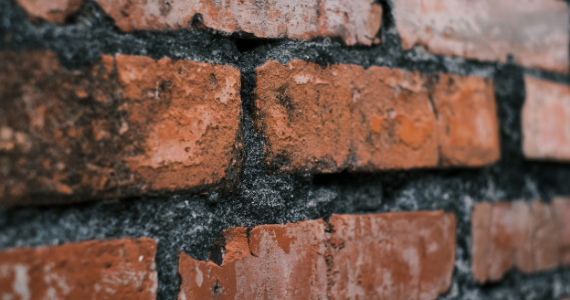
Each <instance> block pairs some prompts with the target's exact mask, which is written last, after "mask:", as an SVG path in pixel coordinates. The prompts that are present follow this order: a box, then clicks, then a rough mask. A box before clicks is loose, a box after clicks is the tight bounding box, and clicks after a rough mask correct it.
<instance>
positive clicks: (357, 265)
mask: <svg viewBox="0 0 570 300" xmlns="http://www.w3.org/2000/svg"><path fill="white" fill-rule="evenodd" d="M223 236H224V238H225V247H224V248H223V249H224V250H223V251H222V253H223V254H224V255H225V256H224V257H223V260H222V264H221V266H218V265H216V264H215V263H213V262H212V261H199V260H195V259H193V258H191V257H190V256H188V255H185V254H181V255H180V270H179V272H180V276H181V278H182V286H181V290H180V295H179V299H180V300H186V299H327V298H328V299H356V298H366V299H384V298H385V297H388V298H390V299H396V300H397V299H415V298H418V299H435V298H436V297H437V296H438V295H439V294H441V293H444V292H445V291H446V290H447V289H448V288H449V284H450V280H451V275H452V273H453V266H454V262H455V218H454V216H453V215H451V214H444V213H443V212H417V213H394V214H379V215H366V216H357V215H343V216H339V215H333V216H332V217H331V219H330V227H328V226H327V225H326V224H325V223H324V222H323V221H322V220H315V221H304V222H299V223H296V224H286V225H263V226H257V227H254V228H253V229H252V230H251V231H249V234H248V229H246V228H234V229H230V230H226V231H224V233H223Z"/></svg>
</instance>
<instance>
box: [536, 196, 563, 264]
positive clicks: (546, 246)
mask: <svg viewBox="0 0 570 300" xmlns="http://www.w3.org/2000/svg"><path fill="white" fill-rule="evenodd" d="M532 230H533V231H532V262H533V269H534V270H535V271H544V270H548V269H551V268H555V267H557V266H558V264H559V261H560V244H559V234H558V224H557V222H556V219H555V217H554V214H553V212H552V210H551V208H550V205H548V204H545V203H542V202H540V201H533V202H532Z"/></svg>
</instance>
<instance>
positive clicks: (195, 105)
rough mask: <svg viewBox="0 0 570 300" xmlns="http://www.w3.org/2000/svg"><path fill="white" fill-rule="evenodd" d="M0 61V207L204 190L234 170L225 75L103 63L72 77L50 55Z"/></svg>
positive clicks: (214, 68) (234, 77)
mask: <svg viewBox="0 0 570 300" xmlns="http://www.w3.org/2000/svg"><path fill="white" fill-rule="evenodd" d="M0 60H1V61H2V62H3V64H4V66H5V67H4V68H3V69H2V71H1V72H0V79H1V80H0V95H1V96H2V97H3V99H4V101H2V102H1V103H0V150H2V152H1V153H0V160H2V166H3V168H2V173H0V204H1V205H2V206H9V205H23V204H26V203H31V202H34V203H38V202H39V203H54V202H55V203H57V202H62V201H69V200H87V199H92V198H107V197H117V196H128V195H140V194H144V193H147V192H165V191H175V190H185V189H193V188H198V189H200V188H206V187H207V186H212V185H215V184H219V183H221V182H222V181H223V180H224V179H225V177H227V176H228V174H227V172H234V169H236V168H239V166H240V163H241V158H240V155H241V154H240V149H241V129H240V124H241V101H240V97H239V91H240V75H239V71H237V70H235V69H234V68H232V67H228V66H221V65H212V64H206V63H196V62H190V61H184V60H178V61H172V60H171V59H169V58H163V59H160V60H158V61H155V60H153V59H151V58H148V57H143V56H128V55H117V56H116V57H113V56H109V55H104V56H103V58H102V60H101V63H100V64H97V65H95V66H93V67H92V68H91V69H89V70H87V71H73V72H71V71H66V70H64V69H63V68H61V67H60V66H59V63H58V60H57V58H56V57H55V56H54V55H53V54H51V53H50V52H28V53H19V54H16V53H9V52H8V53H2V54H0ZM232 174H233V173H232ZM232 176H233V175H232ZM48 195H50V197H47V196H48ZM54 196H55V197H54ZM50 198H51V199H50Z"/></svg>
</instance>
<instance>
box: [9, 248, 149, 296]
mask: <svg viewBox="0 0 570 300" xmlns="http://www.w3.org/2000/svg"><path fill="white" fill-rule="evenodd" d="M155 254H156V242H155V241H154V240H152V239H148V238H141V239H136V240H132V239H121V240H114V241H88V242H83V243H74V244H65V245H62V246H45V247H41V248H38V249H33V248H16V249H13V250H8V251H3V252H0V298H2V299H27V300H40V299H109V300H112V299H117V300H118V299H148V300H151V299H155V298H156V289H157V274H156V271H155V265H154V257H155Z"/></svg>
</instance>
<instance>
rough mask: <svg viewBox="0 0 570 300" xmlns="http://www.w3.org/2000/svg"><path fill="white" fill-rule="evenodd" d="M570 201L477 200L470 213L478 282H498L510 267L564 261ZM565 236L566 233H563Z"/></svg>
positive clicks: (552, 264) (535, 268)
mask: <svg viewBox="0 0 570 300" xmlns="http://www.w3.org/2000/svg"><path fill="white" fill-rule="evenodd" d="M567 212H570V200H566V199H563V198H559V199H556V200H554V201H553V204H552V207H551V205H549V204H546V203H542V202H540V201H538V200H536V201H533V202H532V203H530V204H529V203H526V202H523V201H516V202H497V203H494V204H492V205H491V204H489V203H480V204H477V205H476V206H475V209H474V210H473V215H472V219H471V221H472V224H471V232H472V236H473V244H472V255H471V263H472V271H473V276H474V277H475V279H476V280H477V281H479V282H485V281H497V280H499V279H501V277H502V276H503V275H504V274H505V273H506V272H507V271H508V270H510V269H511V268H512V267H517V268H518V269H519V270H520V271H522V272H524V273H530V272H537V271H544V270H548V269H551V268H555V267H557V266H558V265H559V264H564V263H566V262H565V257H564V255H565V254H567V250H566V249H567V247H568V244H570V243H569V242H568V240H570V238H568V236H570V235H568V234H567V232H570V231H569V230H568V228H567V227H568V225H567V224H566V223H568V222H567V221H566V219H565V216H566V215H565V214H566V213H567ZM565 235H568V236H565Z"/></svg>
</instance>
